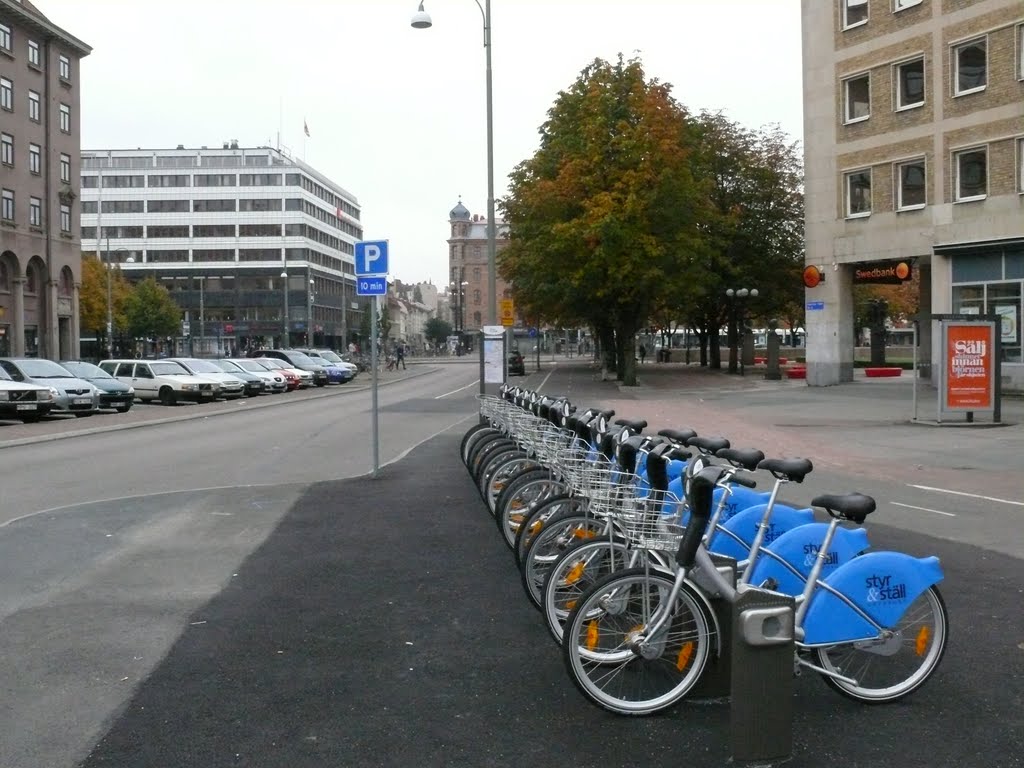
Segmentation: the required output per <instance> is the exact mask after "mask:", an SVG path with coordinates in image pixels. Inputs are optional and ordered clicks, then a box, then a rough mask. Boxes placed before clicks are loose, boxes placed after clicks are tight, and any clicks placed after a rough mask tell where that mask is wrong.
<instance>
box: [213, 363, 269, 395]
mask: <svg viewBox="0 0 1024 768" xmlns="http://www.w3.org/2000/svg"><path fill="white" fill-rule="evenodd" d="M210 362H211V363H213V364H214V365H216V366H217V367H218V368H220V369H221V370H222V371H224V373H227V374H229V375H231V376H234V377H235V378H238V379H241V380H242V384H244V385H245V394H246V396H248V397H256V395H262V394H263V393H264V392H269V391H270V388H269V386H268V385H267V382H266V381H265V380H264V379H263V378H262V377H260V376H257V375H256V374H255V373H250V372H249V371H247V370H245V369H244V368H240V367H239V366H238V365H236V364H235V363H233V362H232V361H231V360H228V359H226V358H218V359H216V360H210Z"/></svg>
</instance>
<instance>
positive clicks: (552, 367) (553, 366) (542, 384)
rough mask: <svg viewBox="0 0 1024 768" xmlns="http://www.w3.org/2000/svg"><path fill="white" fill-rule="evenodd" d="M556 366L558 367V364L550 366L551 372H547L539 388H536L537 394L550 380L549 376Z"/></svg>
mask: <svg viewBox="0 0 1024 768" xmlns="http://www.w3.org/2000/svg"><path fill="white" fill-rule="evenodd" d="M556 365H558V363H553V364H552V366H551V370H550V371H548V375H547V376H545V377H544V381H542V382H541V383H540V386H538V387H537V391H538V392H539V391H540V390H542V389H544V385H545V384H547V383H548V379H550V378H551V374H552V373H554V372H555V366H556Z"/></svg>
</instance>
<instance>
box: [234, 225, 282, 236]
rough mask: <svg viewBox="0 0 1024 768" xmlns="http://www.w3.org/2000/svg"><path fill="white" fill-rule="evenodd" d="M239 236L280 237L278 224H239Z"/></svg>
mask: <svg viewBox="0 0 1024 768" xmlns="http://www.w3.org/2000/svg"><path fill="white" fill-rule="evenodd" d="M238 236H239V237H280V236H281V225H280V224H239V225H238Z"/></svg>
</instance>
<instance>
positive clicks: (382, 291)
mask: <svg viewBox="0 0 1024 768" xmlns="http://www.w3.org/2000/svg"><path fill="white" fill-rule="evenodd" d="M357 258H358V257H357ZM387 292H388V279H387V278H386V277H381V276H375V277H357V278H356V296H385V295H387Z"/></svg>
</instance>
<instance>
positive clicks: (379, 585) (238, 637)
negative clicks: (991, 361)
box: [0, 364, 1024, 768]
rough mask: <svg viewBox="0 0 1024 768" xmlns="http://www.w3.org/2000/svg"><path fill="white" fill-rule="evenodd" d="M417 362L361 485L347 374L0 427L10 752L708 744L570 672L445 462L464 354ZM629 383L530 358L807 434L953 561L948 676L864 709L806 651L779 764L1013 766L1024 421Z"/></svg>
mask: <svg viewBox="0 0 1024 768" xmlns="http://www.w3.org/2000/svg"><path fill="white" fill-rule="evenodd" d="M431 368H432V367H431V366H424V367H423V368H422V369H420V370H414V367H413V366H410V371H409V376H410V378H408V379H406V380H404V381H396V382H393V383H389V384H388V385H387V386H384V387H382V388H381V390H380V424H381V462H382V463H383V464H387V466H384V467H383V468H382V470H381V472H380V476H379V477H378V478H376V479H370V478H368V477H365V476H363V477H359V476H360V475H364V473H366V472H367V471H368V469H369V468H370V452H369V418H370V416H369V393H368V392H367V391H366V390H365V389H363V390H361V391H360V389H359V388H352V389H350V390H348V391H345V390H344V389H337V390H328V391H327V392H321V393H316V394H315V395H314V396H309V397H305V398H297V399H295V400H291V401H281V402H279V403H275V404H270V405H267V406H266V407H264V406H265V404H263V403H261V402H260V400H262V398H260V399H257V400H256V401H254V402H253V403H249V404H248V405H245V406H242V405H237V406H234V405H230V404H225V405H224V406H223V407H222V409H223V410H225V411H227V413H225V414H224V415H207V413H209V414H212V411H210V412H200V410H199V408H200V407H197V408H196V409H195V411H194V412H193V411H188V410H185V409H184V408H183V409H181V410H179V411H176V412H175V414H174V417H175V418H176V419H179V418H187V420H184V421H172V422H169V423H155V422H157V421H160V420H161V419H162V417H163V416H164V413H163V411H161V410H160V409H157V408H155V407H154V408H153V410H152V413H151V414H147V413H145V412H144V411H143V410H142V409H138V413H137V414H136V411H135V410H133V412H132V414H129V416H134V417H135V418H136V419H139V420H140V422H142V421H147V420H148V421H149V422H150V423H149V424H148V425H147V426H144V427H140V428H138V429H128V430H116V431H109V432H108V431H99V432H95V433H93V434H88V435H81V436H78V437H64V438H62V439H58V440H54V441H51V442H45V443H35V444H28V445H17V446H14V447H7V448H4V447H2V446H3V443H4V438H5V435H6V434H7V433H5V432H4V431H3V430H4V429H5V428H3V427H0V473H2V479H3V482H2V488H3V497H2V498H3V504H2V506H0V649H2V651H0V690H2V692H3V695H2V696H0V766H3V768H37V767H39V766H46V767H47V768H50V767H51V766H53V767H54V768H64V767H65V766H67V767H68V768H70V766H74V765H79V764H81V765H83V766H89V767H90V768H91V766H107V765H113V766H140V767H141V766H203V767H204V768H206V766H221V765H224V766H228V765H245V766H305V765H309V766H322V765H338V766H349V765H351V766H363V765H367V766H369V765H379V766H398V765H406V764H408V763H411V762H416V763H417V764H419V765H425V766H456V765H465V766H480V765H493V766H511V765H521V764H523V763H524V762H529V763H539V764H558V765H574V766H590V765H594V766H597V765H601V766H608V765H639V764H644V763H654V762H657V763H658V764H661V763H667V762H675V761H679V760H685V761H686V762H687V763H688V764H691V765H695V766H705V765H707V766H712V765H716V766H717V765H725V764H726V763H727V761H728V756H729V749H728V708H727V707H726V706H724V705H720V704H719V705H711V706H694V705H687V706H684V707H683V708H682V709H680V710H677V711H676V712H675V713H674V714H671V715H666V716H662V717H656V718H653V719H646V720H639V721H634V720H629V721H624V720H622V719H619V718H614V717H612V716H609V715H606V714H604V713H602V712H600V711H598V710H596V709H595V708H593V707H591V706H589V705H587V704H586V703H585V702H584V701H583V699H582V698H581V697H580V696H579V695H578V694H577V693H576V692H575V690H574V689H573V688H572V686H571V685H570V684H569V682H568V681H567V680H566V678H565V673H564V671H563V670H562V669H561V662H560V660H559V658H558V653H557V649H555V647H554V646H552V645H551V644H550V641H549V640H548V639H547V635H546V631H545V630H544V629H543V627H542V626H541V624H540V623H539V622H540V617H539V615H537V614H536V613H535V612H534V611H533V609H531V608H529V607H527V605H526V602H525V598H524V597H523V596H522V595H521V589H520V587H519V583H518V579H517V576H516V573H515V571H514V568H513V566H512V563H511V560H510V558H509V556H508V553H507V551H506V550H505V548H504V544H502V543H500V542H499V540H498V538H497V532H496V530H495V527H494V525H493V522H492V521H491V520H490V518H489V517H488V516H487V514H486V512H485V511H484V509H483V507H482V505H481V503H480V501H479V499H478V497H476V496H475V493H474V491H473V489H472V487H471V485H470V483H469V480H468V478H467V476H466V474H465V472H464V470H462V468H461V466H459V465H458V464H457V458H456V455H455V454H456V450H457V445H458V438H459V437H460V435H461V433H462V431H463V429H464V428H465V426H467V425H468V424H469V423H470V420H471V419H472V414H473V411H474V410H475V403H474V401H473V391H474V389H475V387H474V376H475V374H476V370H475V367H474V366H472V365H460V364H456V365H451V366H443V367H438V369H437V370H432V369H431ZM549 374H550V375H549ZM647 379H648V381H647V384H646V385H645V386H642V387H640V388H637V389H636V390H631V391H624V390H620V389H619V388H617V387H615V386H614V385H613V384H609V383H607V382H600V381H598V380H597V379H595V377H594V376H593V374H592V372H590V371H589V370H587V369H585V368H574V367H573V366H571V365H568V364H563V365H560V366H556V369H555V372H553V373H552V371H551V370H550V369H545V370H543V371H541V372H540V373H535V374H533V375H532V376H531V377H529V378H528V379H527V382H530V383H533V384H541V383H543V385H544V388H545V390H546V391H552V392H557V393H568V394H570V396H572V397H573V398H574V399H577V400H578V401H579V402H581V403H585V402H589V401H591V399H593V401H594V402H600V403H602V404H608V403H613V404H614V405H615V407H616V408H617V410H619V412H620V413H621V414H622V415H625V416H646V417H649V418H650V419H651V423H652V426H684V425H690V426H693V427H694V428H696V429H698V430H699V431H701V432H702V433H705V434H711V433H713V432H719V433H722V434H727V435H729V436H730V437H734V439H735V436H736V435H741V436H743V438H745V439H735V441H736V442H737V443H744V444H750V445H757V446H758V447H762V448H763V449H764V450H766V452H768V453H770V454H773V455H794V454H795V453H804V454H805V455H809V456H812V457H814V459H815V464H816V470H815V472H814V473H813V474H812V475H811V476H810V477H809V478H808V481H807V482H806V483H805V484H803V485H801V486H791V487H789V488H787V492H786V494H785V495H786V496H788V497H791V498H792V499H793V500H794V501H803V502H804V503H806V501H807V500H809V498H810V497H811V496H812V495H813V493H816V492H818V490H830V491H835V490H846V489H849V488H853V487H857V488H860V489H862V490H865V491H868V492H872V491H874V492H876V495H878V496H879V498H880V500H881V501H882V505H881V506H880V508H879V511H878V512H877V513H876V514H875V515H874V516H873V517H872V518H871V520H870V521H869V523H870V525H869V533H870V536H871V541H872V544H873V546H875V548H885V547H892V548H898V549H901V550H903V551H908V552H912V553H916V554H933V553H934V554H937V555H939V556H940V557H941V558H942V562H943V566H944V568H945V571H946V581H945V582H944V584H943V593H944V596H945V598H946V600H947V603H948V607H949V610H950V615H951V618H952V631H951V641H950V646H949V649H948V651H947V657H946V659H945V661H944V662H943V666H942V668H941V669H940V671H939V673H938V674H937V675H936V676H935V678H934V679H933V680H932V681H930V682H929V684H928V685H927V686H926V687H925V688H924V689H922V691H921V692H919V693H918V694H916V695H915V696H914V697H912V698H911V699H910V700H908V701H907V702H905V703H902V704H899V705H896V706H893V707H882V708H867V707H863V706H861V705H857V704H854V703H851V702H846V701H845V700H843V699H841V698H840V697H838V696H837V695H836V694H835V693H833V692H831V691H830V690H828V689H827V688H825V686H824V685H822V684H821V682H820V681H818V680H816V679H814V678H813V677H812V676H808V675H804V676H803V677H801V678H800V679H798V680H797V683H796V695H797V701H796V703H795V709H796V713H797V714H796V724H795V727H796V730H795V752H794V754H795V757H794V760H793V762H792V765H794V766H819V765H822V764H836V765H844V766H847V765H848V766H869V765H870V766H885V765H900V766H918V765H920V766H929V768H936V767H938V768H944V767H945V766H962V765H963V766H975V765H977V766H983V765H984V766H999V768H1003V766H1006V767H1012V766H1019V765H1024V760H1022V754H1024V715H1022V713H1024V693H1022V691H1024V610H1022V609H1021V608H1022V605H1024V588H1022V579H1024V567H1022V565H1021V562H1022V561H1021V555H1022V554H1024V543H1022V541H1021V538H1020V537H1021V529H1022V528H1024V526H1021V525H1020V524H1019V520H1020V515H1021V510H1022V507H1021V506H1015V505H1014V502H1015V501H1016V502H1018V503H1019V501H1020V500H1021V493H1020V485H1015V482H1016V481H1019V478H1020V477H1021V470H1022V469H1024V467H1022V466H1021V463H1022V461H1024V458H1022V457H1024V451H1021V450H1016V452H1014V450H1015V449H1019V448H1020V445H1021V444H1020V443H1019V442H1017V441H1018V440H1019V439H1020V434H1021V433H1020V430H1016V428H1007V429H1005V430H1002V431H1000V430H994V429H993V430H987V431H984V434H983V432H982V431H977V432H967V431H963V432H960V433H957V434H958V437H957V438H956V440H957V441H964V442H965V444H966V446H965V447H960V448H954V447H948V448H947V447H946V446H944V445H943V444H942V442H943V441H944V440H947V439H948V433H945V432H937V431H935V432H931V433H928V434H929V435H930V436H928V437H925V436H923V434H924V433H921V435H918V436H908V435H907V434H906V429H905V425H904V428H903V429H901V428H900V426H899V425H897V424H895V423H894V422H893V420H892V419H891V418H890V417H887V416H884V415H879V413H878V410H879V403H884V402H885V401H886V400H887V399H890V400H891V399H892V398H893V397H894V396H895V395H893V394H888V395H884V396H883V394H882V393H883V392H888V390H882V389H878V390H873V391H872V393H866V394H864V396H863V397H862V396H861V395H860V394H858V392H854V393H852V394H851V393H849V392H841V391H836V392H834V393H832V396H833V399H832V400H831V408H829V405H828V403H829V402H830V401H828V400H827V399H826V400H824V401H821V402H819V401H818V400H817V399H816V398H818V397H819V393H818V392H810V391H809V390H807V389H806V388H801V389H800V390H786V389H785V388H780V387H776V388H762V387H758V386H754V385H753V384H752V383H751V382H746V383H743V382H741V383H739V384H737V383H736V382H735V381H726V380H723V379H721V377H719V378H718V379H715V380H714V383H713V384H711V385H709V386H703V385H702V384H701V382H699V381H697V380H689V381H685V382H682V383H679V382H676V383H675V384H671V382H670V384H671V386H662V385H663V384H665V382H661V384H655V383H654V382H653V381H652V379H651V377H650V376H647ZM683 390H685V391H683ZM825 394H828V393H827V392H826V393H825ZM858 402H860V405H858ZM822 403H824V404H822ZM840 403H841V404H842V408H837V407H836V406H837V404H840ZM202 407H206V406H202ZM864 409H868V410H869V411H870V413H868V411H865V410H864ZM883 410H884V409H883ZM234 411H244V413H236V412H234ZM865 414H867V415H871V416H872V417H873V418H872V419H866V415H865ZM192 416H198V418H190V417H192ZM114 418H117V417H114ZM99 419H100V417H94V418H93V419H90V420H88V421H89V422H90V423H89V424H88V425H81V424H73V425H71V426H64V425H54V426H50V425H35V426H39V427H44V428H47V429H49V430H52V431H54V432H57V431H60V430H62V429H63V430H68V429H71V430H72V431H76V430H78V429H79V428H81V427H87V429H88V431H90V432H91V431H93V430H95V429H97V426H98V428H99V429H101V430H102V429H103V428H104V427H103V425H102V423H101V422H100V421H99ZM18 429H20V428H18ZM912 429H915V430H921V429H922V428H920V427H913V428H912ZM986 435H987V437H986ZM18 439H19V437H13V438H9V439H8V441H7V443H8V445H11V444H12V442H16V441H17V440H18ZM808 448H809V449H810V450H806V449H808ZM914 458H917V463H916V464H914V463H912V460H913V459H914ZM967 460H969V461H970V462H971V465H972V466H975V467H976V469H971V470H968V469H957V468H956V463H957V462H961V466H967V464H966V461H967ZM389 462H393V463H389ZM1000 462H1002V463H1000ZM915 466H918V467H920V469H912V467H915ZM911 475H912V476H911ZM919 480H921V481H926V482H917V481H919ZM908 481H913V482H908ZM940 482H941V483H942V484H941V485H940V484H939V483H940ZM816 484H820V488H819V485H816ZM915 486H924V488H921V487H915ZM928 488H942V489H944V491H949V490H953V491H957V492H958V493H963V494H968V495H965V496H956V495H951V494H948V493H945V492H940V491H935V490H927V489H928ZM1015 489H1016V492H1015ZM986 490H987V491H988V493H987V494H986V493H983V492H984V491H986ZM982 495H990V496H991V498H995V499H997V501H986V500H984V499H981V498H979V497H980V496H982ZM1004 496H1005V498H1003V497H1004ZM952 502H955V503H952ZM1003 502H1010V503H1003ZM900 503H902V504H906V505H907V506H904V507H901V506H898V504H900ZM928 510H931V511H928ZM942 512H945V513H946V514H940V513H942ZM947 515H955V516H953V517H949V516H947Z"/></svg>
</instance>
